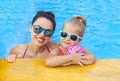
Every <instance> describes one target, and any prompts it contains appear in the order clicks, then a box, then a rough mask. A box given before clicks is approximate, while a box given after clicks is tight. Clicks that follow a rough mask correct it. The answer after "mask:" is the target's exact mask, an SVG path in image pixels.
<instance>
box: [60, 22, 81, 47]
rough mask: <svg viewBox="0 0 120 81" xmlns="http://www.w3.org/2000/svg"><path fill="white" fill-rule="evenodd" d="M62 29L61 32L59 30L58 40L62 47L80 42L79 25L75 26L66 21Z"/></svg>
mask: <svg viewBox="0 0 120 81" xmlns="http://www.w3.org/2000/svg"><path fill="white" fill-rule="evenodd" d="M62 31H63V32H61V38H60V42H61V45H62V46H63V47H64V48H67V47H69V46H71V45H74V44H78V43H79V42H80V40H81V38H80V35H81V33H80V28H79V27H76V26H75V25H72V24H70V23H66V24H65V26H64V28H63V30H62Z"/></svg>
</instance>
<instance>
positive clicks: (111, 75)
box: [0, 59, 120, 81]
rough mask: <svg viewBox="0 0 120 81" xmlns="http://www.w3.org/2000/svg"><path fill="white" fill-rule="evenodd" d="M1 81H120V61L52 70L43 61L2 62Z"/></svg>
mask: <svg viewBox="0 0 120 81" xmlns="http://www.w3.org/2000/svg"><path fill="white" fill-rule="evenodd" d="M0 81H120V59H97V62H96V64H93V65H88V66H85V67H80V66H79V65H71V66H66V67H56V68H50V67H46V66H45V65H44V60H41V59H17V60H16V62H14V63H8V62H7V61H5V60H2V59H1V60H0Z"/></svg>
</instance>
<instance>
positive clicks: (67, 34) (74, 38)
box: [60, 31, 82, 41]
mask: <svg viewBox="0 0 120 81" xmlns="http://www.w3.org/2000/svg"><path fill="white" fill-rule="evenodd" d="M60 35H61V37H68V36H69V37H70V39H71V40H72V41H77V40H78V39H82V36H79V35H77V34H70V33H67V32H64V31H61V33H60Z"/></svg>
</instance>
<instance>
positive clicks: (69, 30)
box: [46, 15, 96, 67]
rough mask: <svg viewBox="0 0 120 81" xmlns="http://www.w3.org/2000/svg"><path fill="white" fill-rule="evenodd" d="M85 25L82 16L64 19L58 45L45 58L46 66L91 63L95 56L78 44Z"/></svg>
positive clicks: (93, 61)
mask: <svg viewBox="0 0 120 81" xmlns="http://www.w3.org/2000/svg"><path fill="white" fill-rule="evenodd" d="M85 26H86V20H85V19H84V18H83V17H82V16H79V15H78V16H75V17H74V18H72V19H70V20H67V21H65V23H64V24H63V28H62V31H61V33H60V35H61V38H60V46H59V47H58V48H56V49H54V50H53V51H52V52H51V54H50V55H49V56H48V58H47V59H46V66H50V67H55V66H66V65H71V64H79V65H80V66H84V65H88V64H93V63H95V61H96V58H95V57H94V56H93V54H91V53H90V52H88V51H87V50H86V49H85V48H84V47H82V46H79V45H78V44H79V42H80V41H81V40H82V37H83V34H84V31H85Z"/></svg>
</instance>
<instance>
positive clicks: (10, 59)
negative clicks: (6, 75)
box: [5, 54, 17, 62]
mask: <svg viewBox="0 0 120 81" xmlns="http://www.w3.org/2000/svg"><path fill="white" fill-rule="evenodd" d="M16 58H17V55H15V54H11V55H9V56H6V57H5V60H7V61H8V62H15V59H16Z"/></svg>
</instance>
